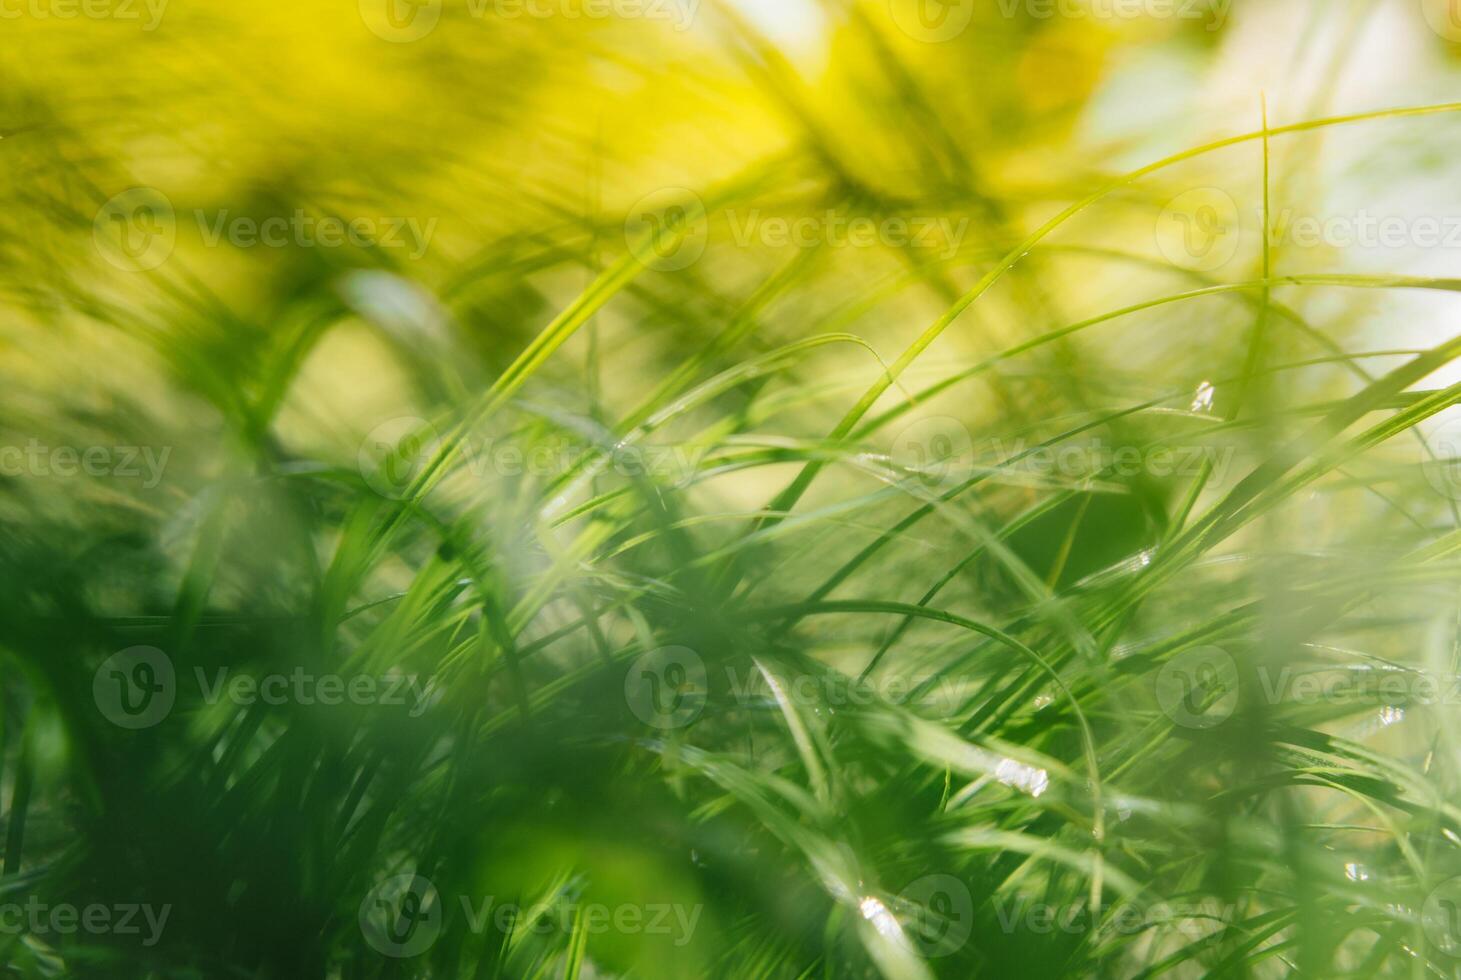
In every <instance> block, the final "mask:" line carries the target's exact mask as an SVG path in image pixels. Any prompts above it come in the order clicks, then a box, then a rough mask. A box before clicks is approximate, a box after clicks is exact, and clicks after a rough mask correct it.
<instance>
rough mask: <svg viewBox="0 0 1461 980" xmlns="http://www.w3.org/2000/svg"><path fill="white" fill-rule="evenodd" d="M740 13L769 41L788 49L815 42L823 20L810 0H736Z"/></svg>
mask: <svg viewBox="0 0 1461 980" xmlns="http://www.w3.org/2000/svg"><path fill="white" fill-rule="evenodd" d="M735 5H736V6H737V7H739V8H740V9H741V13H743V14H745V15H746V18H747V19H748V20H750V21H751V23H752V24H754V25H755V26H756V28H757V29H758V30H760V31H761V32H762V33H764V34H765V35H766V37H767V39H768V40H770V41H771V42H772V43H774V44H776V45H778V46H780V47H782V48H790V49H801V48H806V47H809V46H811V45H813V44H815V43H816V42H817V41H818V40H820V39H821V37H822V29H823V28H824V27H825V26H826V22H825V21H824V20H823V18H822V12H821V10H819V9H818V8H817V5H816V4H815V3H814V2H812V0H735Z"/></svg>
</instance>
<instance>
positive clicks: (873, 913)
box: [857, 895, 903, 939]
mask: <svg viewBox="0 0 1461 980" xmlns="http://www.w3.org/2000/svg"><path fill="white" fill-rule="evenodd" d="M857 907H858V910H859V911H861V912H862V917H863V918H864V919H866V920H868V921H869V922H871V923H872V924H873V928H874V929H876V930H877V931H878V934H879V935H881V936H883V937H885V938H887V939H901V938H903V927H902V926H900V925H898V920H897V919H895V918H893V913H891V912H889V911H888V907H887V906H886V905H884V904H883V903H882V902H881V901H879V900H878V899H876V898H874V897H873V896H871V895H869V896H868V897H867V898H864V899H863V900H862V901H861V902H859V903H858V906H857Z"/></svg>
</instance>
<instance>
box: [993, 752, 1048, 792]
mask: <svg viewBox="0 0 1461 980" xmlns="http://www.w3.org/2000/svg"><path fill="white" fill-rule="evenodd" d="M994 778H995V779H998V780H999V781H1000V782H1002V783H1004V784H1005V785H1006V786H1010V787H1013V788H1014V789H1018V790H1023V791H1024V792H1026V793H1029V794H1030V795H1031V796H1034V797H1039V796H1040V794H1041V793H1044V792H1045V791H1046V790H1047V789H1049V788H1050V774H1049V773H1048V772H1046V771H1045V770H1044V769H1036V768H1035V767H1034V766H1027V765H1025V764H1024V763H1023V762H1016V761H1015V760H1014V759H1000V760H999V765H998V766H996V767H995V769H994Z"/></svg>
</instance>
